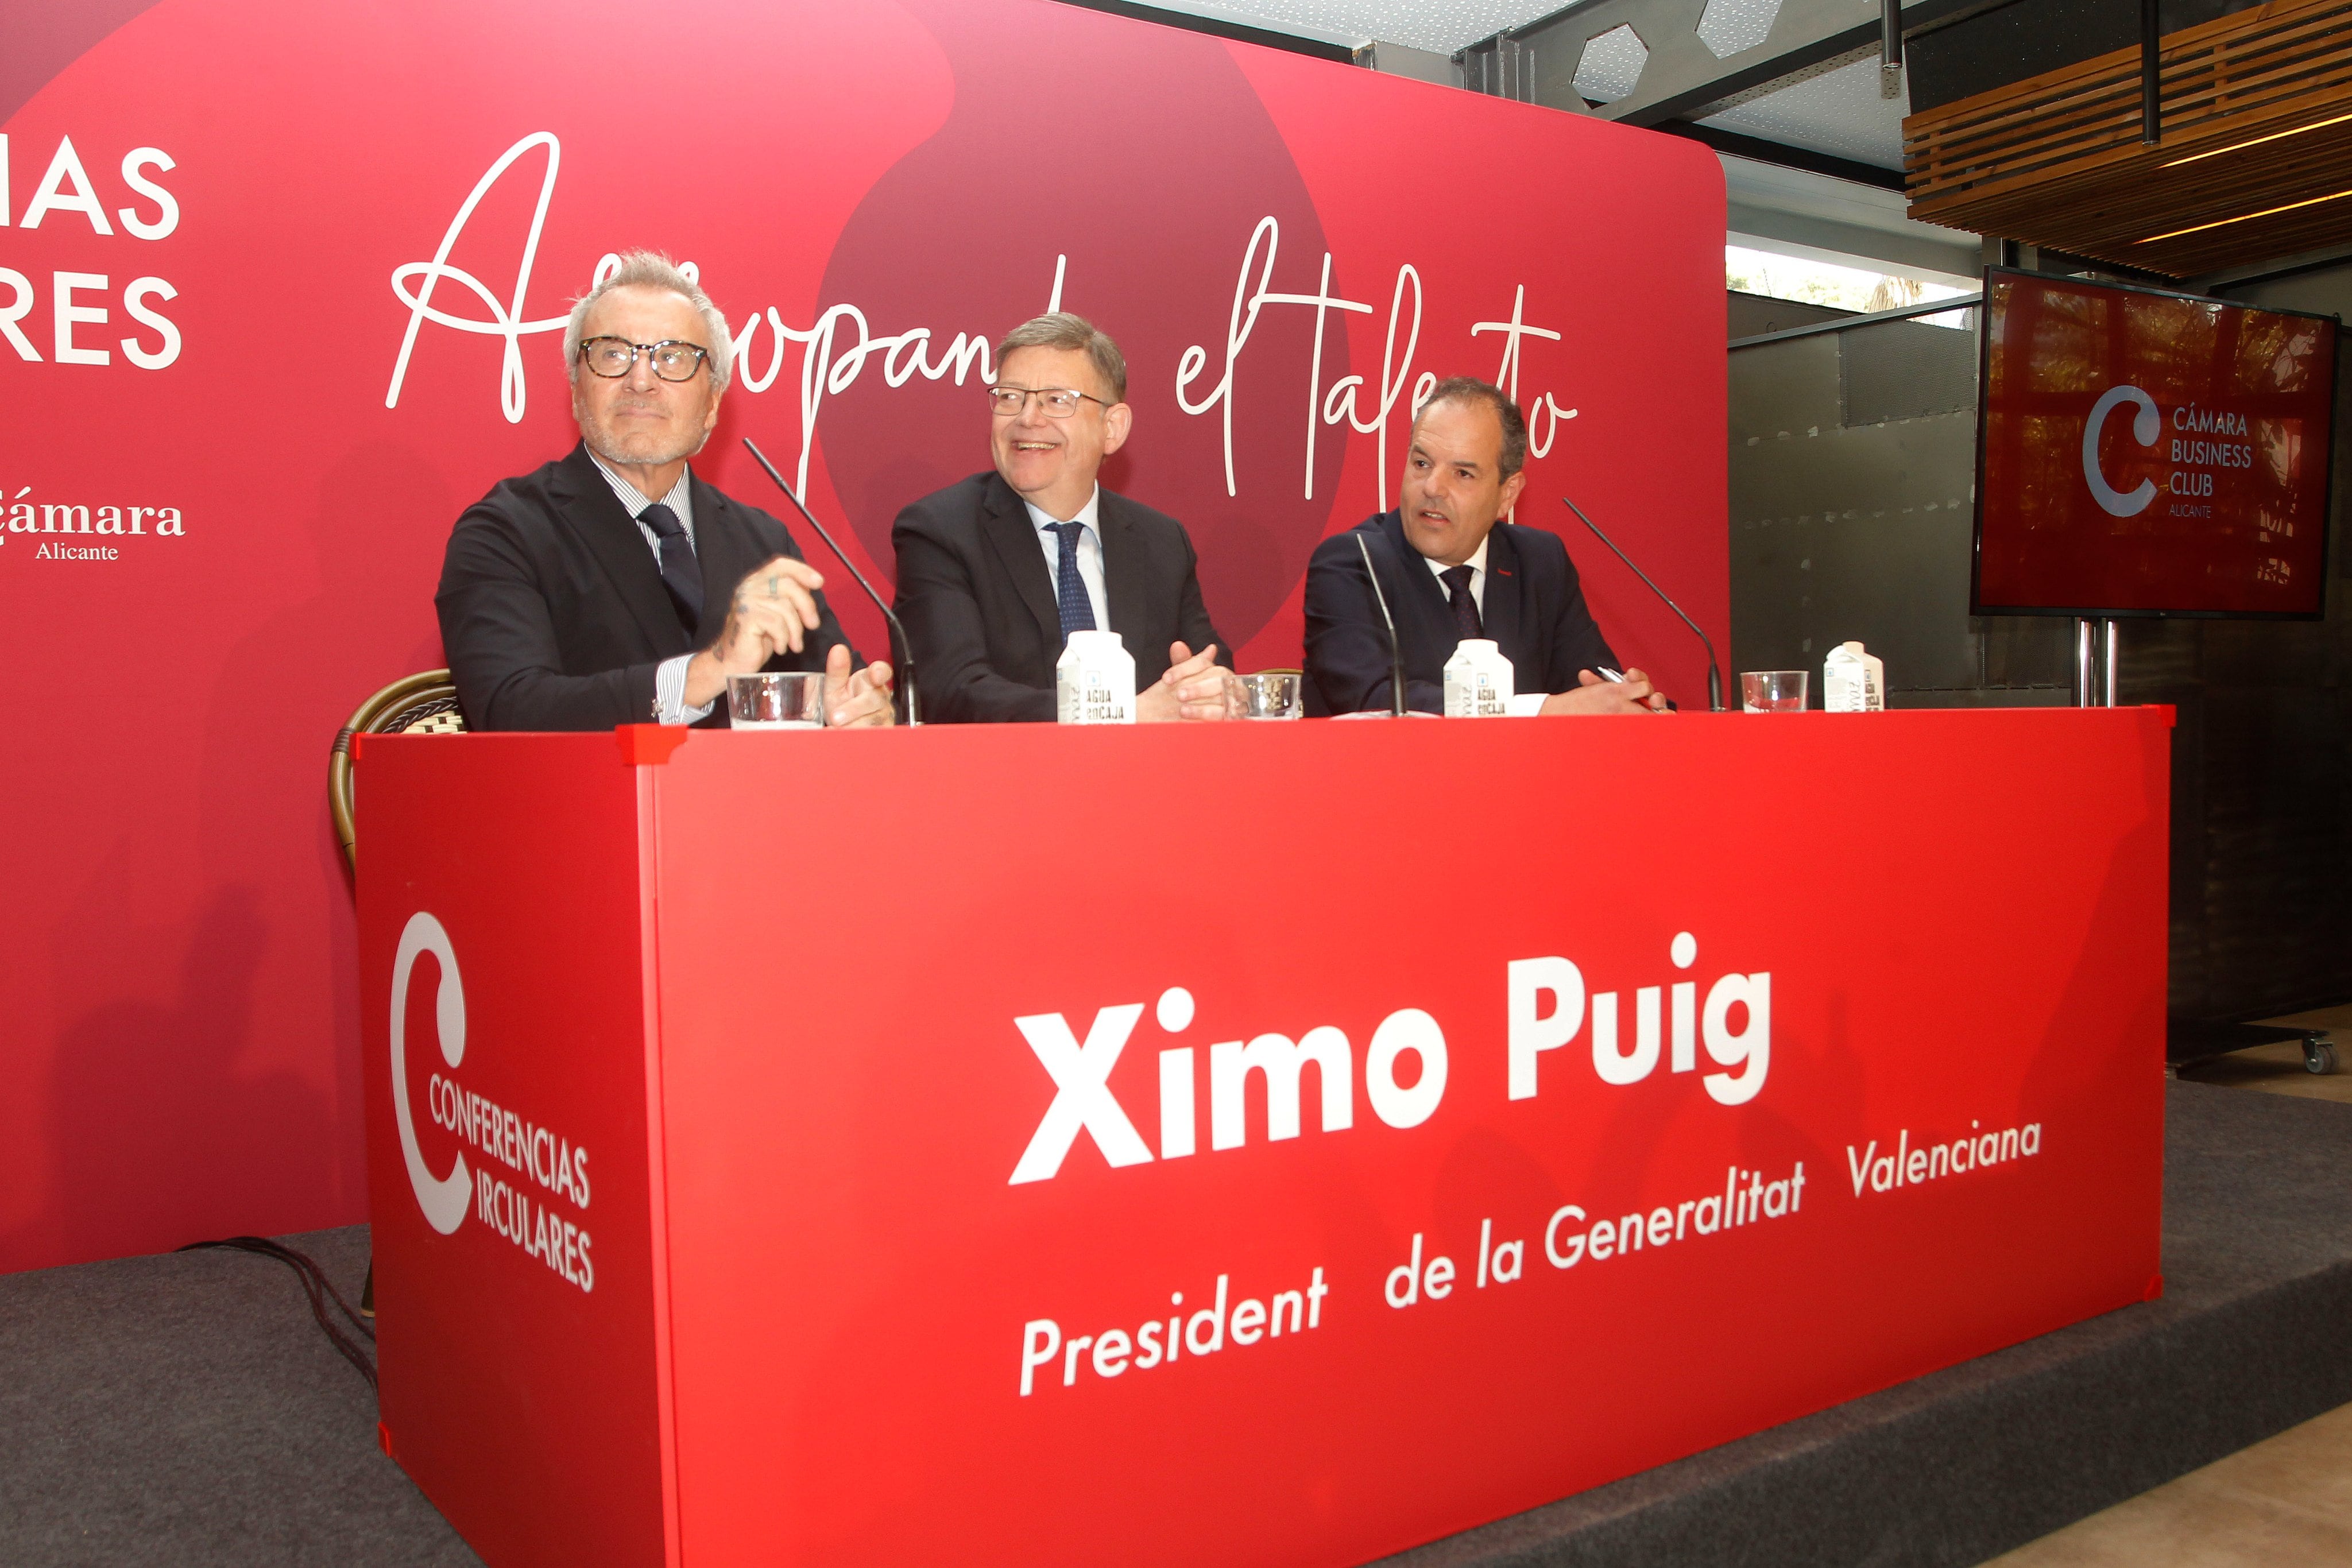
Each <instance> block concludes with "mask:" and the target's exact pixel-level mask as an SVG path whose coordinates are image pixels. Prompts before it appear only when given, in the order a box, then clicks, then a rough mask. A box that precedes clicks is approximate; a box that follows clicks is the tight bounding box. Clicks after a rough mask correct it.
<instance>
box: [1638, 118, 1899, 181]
mask: <svg viewBox="0 0 2352 1568" xmlns="http://www.w3.org/2000/svg"><path fill="white" fill-rule="evenodd" d="M1650 129H1651V130H1653V131H1664V133H1665V134H1667V135H1669V136H1680V137H1683V138H1685V140H1687V141H1697V142H1702V143H1704V144H1705V145H1706V146H1708V147H1712V148H1714V149H1715V150H1716V151H1717V152H1721V153H1724V154H1727V156H1729V157H1733V158H1746V159H1749V160H1751V161H1753V162H1758V163H1777V164H1779V165H1780V167H1781V168H1783V169H1801V170H1803V171H1804V172H1806V173H1808V174H1826V175H1828V176H1829V177H1830V178H1831V179H1832V180H1850V181H1852V182H1853V183H1855V184H1857V185H1874V186H1875V187H1877V188H1878V189H1879V190H1882V191H1900V190H1902V189H1903V175H1902V172H1901V171H1899V170H1895V169H1882V168H1880V167H1879V166H1878V165H1877V164H1875V163H1864V162H1858V161H1857V160H1855V159H1852V158H1840V157H1838V156H1837V155H1836V154H1834V153H1831V152H1814V151H1812V150H1811V148H1807V147H1791V146H1790V145H1789V144H1788V143H1787V142H1785V141H1767V140H1765V139H1764V138H1763V137H1761V136H1742V135H1741V134H1740V133H1739V132H1738V131H1718V130H1717V129H1716V128H1715V127H1714V126H1712V125H1701V124H1699V123H1697V122H1696V120H1666V121H1664V123H1662V124H1658V125H1653V126H1651V127H1650Z"/></svg>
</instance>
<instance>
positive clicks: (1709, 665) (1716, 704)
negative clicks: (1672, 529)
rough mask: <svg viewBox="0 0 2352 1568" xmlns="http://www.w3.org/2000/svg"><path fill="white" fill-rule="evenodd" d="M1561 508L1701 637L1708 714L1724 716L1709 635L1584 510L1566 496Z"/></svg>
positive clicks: (1720, 682) (1720, 677)
mask: <svg viewBox="0 0 2352 1568" xmlns="http://www.w3.org/2000/svg"><path fill="white" fill-rule="evenodd" d="M1559 504H1560V505H1561V506H1563V507H1567V508H1568V509H1569V510H1570V511H1571V512H1574V513H1575V514H1576V520H1577V521H1579V522H1580V523H1582V524H1583V525H1584V526H1585V527H1586V528H1591V530H1592V537H1593V538H1597V539H1599V540H1600V541H1601V543H1602V544H1605V545H1607V546H1608V547H1609V549H1610V551H1611V552H1612V554H1614V555H1615V556H1616V558H1617V559H1619V560H1622V561H1623V562H1624V563H1625V564H1626V566H1627V567H1629V568H1631V569H1632V570H1633V575H1634V576H1635V577H1638V578H1640V579H1641V580H1642V585H1643V587H1645V588H1647V589H1648V590H1649V591H1651V592H1653V593H1654V594H1656V595H1657V596H1658V597H1659V598H1660V599H1662V600H1665V605H1666V608H1667V609H1669V610H1671V611H1673V612H1675V614H1676V615H1682V622H1683V624H1684V625H1685V626H1687V627H1689V628H1690V629H1691V630H1692V631H1694V632H1697V633H1698V640H1699V642H1700V643H1702V644H1704V645H1705V647H1706V710H1707V712H1709V713H1722V712H1723V711H1724V706H1723V672H1722V671H1721V670H1719V669H1717V667H1716V664H1715V643H1713V642H1712V641H1711V640H1710V639H1709V638H1708V637H1707V634H1706V631H1705V630H1704V629H1703V628H1702V627H1701V626H1700V625H1699V623H1698V622H1696V621H1694V620H1692V619H1691V618H1690V617H1689V616H1687V615H1683V607H1682V606H1681V605H1679V604H1676V603H1675V601H1673V600H1671V599H1667V598H1666V591H1665V590H1664V589H1663V588H1660V587H1659V586H1658V585H1657V584H1656V583H1654V582H1652V581H1651V580H1650V574H1649V573H1648V572H1646V571H1643V570H1642V569H1641V568H1640V567H1638V566H1634V565H1633V557H1632V556H1630V555H1627V554H1626V553H1625V552H1624V551H1623V550H1621V549H1618V548H1617V542H1616V541H1615V540H1614V539H1612V538H1610V537H1609V536H1608V535H1607V534H1604V533H1602V532H1601V525H1600V524H1599V523H1596V522H1594V521H1593V520H1592V519H1591V517H1586V516H1585V515H1584V508H1583V507H1580V506H1578V505H1577V504H1576V503H1575V502H1573V501H1571V500H1570V499H1569V498H1568V497H1565V496H1562V497H1560V498H1559Z"/></svg>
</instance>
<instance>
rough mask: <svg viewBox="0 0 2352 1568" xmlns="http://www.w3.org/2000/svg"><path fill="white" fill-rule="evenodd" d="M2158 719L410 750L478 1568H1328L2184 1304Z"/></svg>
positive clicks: (370, 836)
mask: <svg viewBox="0 0 2352 1568" xmlns="http://www.w3.org/2000/svg"><path fill="white" fill-rule="evenodd" d="M2169 722H2170V716H2169V714H2168V711H2167V710H2163V709H2154V708H2139V709H2126V710H2114V711H2087V712H2086V711H2074V710H2067V711H2011V712H1979V713H1892V714H1885V715H1881V716H1845V715H1804V716H1787V717H1772V718H1759V717H1753V716H1706V715H1685V716H1682V717H1679V718H1676V719H1675V720H1672V721H1670V722H1646V721H1645V722H1640V723H1635V722H1617V723H1603V722H1600V721H1560V720H1537V721H1527V720H1518V721H1512V720H1502V721H1496V722H1493V723H1486V724H1475V723H1453V724H1401V725H1384V724H1327V723H1307V724H1300V725H1265V726H1234V727H1224V728H1223V729H1217V730H1191V729H1179V728H1175V727H1161V728H1134V729H1055V728H1053V727H1003V728H995V729H950V728H946V727H940V728H934V729H925V730H922V731H919V732H912V733H908V732H898V733H877V732H861V733H856V734H837V735H806V734H792V735H730V734H723V733H710V732H698V733H695V734H693V735H691V736H685V735H683V734H682V733H681V732H670V733H667V734H665V733H663V732H659V731H649V730H627V731H623V732H620V733H619V734H618V735H590V736H482V737H464V738H457V739H452V738H449V737H368V738H367V740H366V744H365V753H364V756H363V758H362V763H361V767H360V774H359V779H360V785H359V788H360V800H361V801H362V821H363V823H364V824H365V833H364V836H363V841H362V852H361V861H360V902H361V949H362V975H363V986H364V997H365V1017H366V1019H367V1020H368V1029H367V1034H366V1051H367V1082H368V1087H369V1093H370V1103H369V1124H368V1125H369V1153H370V1160H369V1170H370V1176H371V1198H372V1202H373V1216H374V1237H375V1250H376V1260H377V1281H378V1289H377V1299H378V1301H379V1303H380V1305H381V1309H382V1313H383V1315H382V1318H381V1320H380V1325H379V1326H380V1333H381V1335H382V1338H381V1347H382V1359H383V1418H384V1422H385V1439H386V1442H387V1444H388V1445H389V1447H390V1449H391V1452H392V1453H393V1455H394V1458H397V1459H398V1460H399V1462H400V1463H401V1464H402V1465H404V1467H405V1468H406V1469H407V1470H408V1472H409V1473H410V1474H411V1475H413V1476H414V1477H415V1479H416V1480H417V1482H418V1484H419V1485H421V1486H422V1487H423V1488H424V1490H425V1492H426V1494H427V1495H428V1496H430V1497H431V1498H432V1499H433V1500H434V1501H435V1502H436V1504H438V1505H439V1506H440V1508H441V1509H442V1511H444V1512H445V1513H446V1514H447V1515H448V1517H449V1518H450V1520H451V1521H453V1522H454V1523H455V1524H456V1525H457V1528H458V1529H459V1530H460V1531H462V1532H463V1533H464V1534H465V1536H466V1537H467V1540H468V1541H470V1542H472V1543H473V1544H474V1545H475V1547H476V1548H477V1549H478V1550H479V1551H480V1552H481V1553H482V1555H483V1556H484V1557H485V1558H486V1559H488V1562H489V1563H492V1564H494V1565H496V1568H509V1565H514V1564H527V1563H531V1564H535V1563H546V1564H557V1563H561V1564H567V1565H576V1564H582V1563H633V1564H650V1563H670V1564H678V1563H684V1564H690V1565H691V1568H705V1565H709V1564H733V1563H844V1562H856V1563H924V1564H932V1563H1114V1562H1115V1563H1268V1564H1302V1563H1309V1564H1311V1563H1353V1562H1359V1561H1361V1560H1363V1559H1366V1558H1369V1557H1372V1556H1375V1555H1378V1554H1380V1553H1382V1552H1389V1551H1391V1550H1395V1549H1398V1548H1402V1547H1403V1546H1406V1545H1408V1544H1410V1543H1412V1542H1419V1541H1423V1540H1427V1539H1429V1538H1432V1537H1434V1536H1437V1535H1440V1534H1443V1533H1445V1532H1447V1531H1454V1530H1458V1529H1461V1528H1464V1527H1466V1526H1469V1525H1472V1524H1475V1523H1477V1522H1479V1521H1485V1520H1489V1519H1493V1518H1496V1517H1497V1516H1500V1515H1503V1514H1507V1513H1509V1512H1512V1511H1517V1510H1521V1509H1525V1508H1528V1507H1530V1506H1532V1505H1534V1504H1538V1503H1540V1502H1543V1501H1545V1500H1549V1499H1553V1498H1558V1497H1560V1496H1562V1495H1564V1494H1567V1493H1569V1492H1572V1491H1575V1490H1580V1489H1582V1488H1585V1487H1590V1486H1592V1485H1595V1484H1597V1483H1599V1482H1602V1481H1606V1480H1609V1479H1612V1478H1614V1477H1618V1476H1622V1475H1625V1474H1627V1473H1629V1472H1632V1471H1634V1470H1638V1469H1643V1468H1645V1467H1648V1466H1652V1465H1655V1464H1658V1463H1660V1462H1662V1461H1664V1460H1667V1459H1671V1458H1675V1457H1676V1456H1678V1455H1683V1454H1687V1453H1690V1452H1692V1451H1694V1450H1696V1449H1698V1448H1705V1447H1707V1446H1709V1445H1713V1444H1717V1443H1720V1442H1723V1441H1725V1440H1727V1439H1729V1438H1732V1437H1737V1436H1739V1435H1740V1434H1743V1433H1747V1432H1750V1431H1753V1430H1756V1429H1757V1428H1759V1427H1765V1426H1767V1425H1769V1424H1771V1423H1775V1422H1779V1421H1783V1420H1786V1419H1789V1418H1790V1417H1792V1416H1798V1415H1800V1414H1801V1413H1803V1412H1806V1411H1810V1410H1813V1409H1817V1408H1819V1407H1822V1406H1827V1405H1830V1404H1832V1403H1835V1402H1837V1401H1840V1400H1844V1399H1848V1398H1852V1397H1853V1396H1857V1395H1860V1394H1863V1393H1865V1392H1867V1391H1869V1390H1872V1389H1875V1388H1879V1387H1883V1386H1885V1385H1888V1384H1891V1383H1895V1382H1897V1381H1900V1380H1902V1379H1905V1378H1908V1377H1912V1376H1915V1375H1918V1374H1920V1373H1924V1372H1927V1371H1928V1370H1930V1369H1932V1368H1935V1367H1938V1366H1942V1365H1945V1364H1949V1363H1951V1362H1955V1361H1958V1360H1960V1359H1963V1358H1965V1357H1969V1356H1974V1355H1978V1354H1982V1353H1984V1352H1987V1351H1990V1350H1992V1349H1994V1348H1996V1347H1998V1346H2000V1345H2004V1344H2008V1343H2012V1342H2014V1341H2016V1340H2019V1339H2022V1338H2025V1337H2027V1336H2030V1335H2033V1334H2038V1333H2044V1332H2046V1331H2048V1330H2051V1329H2053V1328H2056V1327H2059V1326H2060V1325H2062V1324H2064V1323H2067V1322H2074V1321H2075V1320H2077V1319H2080V1318H2083V1317H2085V1316H2088V1315H2090V1314H2093V1313H2096V1312H2105V1311H2108V1310H2109V1309H2112V1308H2115V1307H2118V1306H2121V1305H2123V1304H2125V1303H2126V1302H2130V1301H2138V1300H2140V1299H2142V1298H2143V1297H2144V1296H2145V1295H2147V1294H2148V1293H2150V1292H2152V1291H2155V1290H2157V1289H2158V1281H2157V1280H2156V1277H2155V1276H2156V1273H2157V1267H2158V1262H2157V1238H2158V1176H2159V1166H2160V1161H2161V1153H2160V1150H2161V1104H2160V1101H2161V1088H2162V1071H2161V1069H2162V1063H2163V1051H2164V1040H2163V1032H2164V1031H2163V1002H2164V963H2165V888H2166V883H2165V846H2166V817H2167V808H2166V789H2167V766H2168V764H2167V746H2168V725H2169Z"/></svg>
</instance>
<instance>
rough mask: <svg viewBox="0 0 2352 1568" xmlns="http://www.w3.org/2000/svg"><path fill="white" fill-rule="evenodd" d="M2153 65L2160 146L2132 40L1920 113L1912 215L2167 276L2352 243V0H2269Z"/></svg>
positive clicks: (2176, 40)
mask: <svg viewBox="0 0 2352 1568" xmlns="http://www.w3.org/2000/svg"><path fill="white" fill-rule="evenodd" d="M2160 60H2161V79H2162V82H2163V88H2162V103H2163V142H2162V144H2161V145H2160V146H2157V147H2147V146H2143V145H2142V144H2141V142H2140V54H2139V51H2138V50H2137V48H2130V49H2118V50H2116V52H2115V53H2113V54H2109V55H2102V56H2100V57H2097V58H2096V59H2092V60H2085V61H2084V62H2082V63H2081V64H2078V65H2073V66H2068V67H2065V68H2062V69H2059V70H2054V71H2049V72H2045V73H2044V74H2042V75H2041V76H2038V77H2032V78H2028V79H2026V80H2024V81H2020V82H2012V83H2011V84H2010V85H2009V86H2007V87H2003V88H1999V89H1994V90H1992V91H1990V92H1984V93H1979V94H1977V95H1975V96H1974V97H1972V98H1965V99H1958V101H1956V102H1953V103H1948V104H1945V105H1943V106H1941V107H1939V108H1937V109H1933V110H1926V111H1924V112H1922V113H1919V114H1915V115H1912V116H1911V117H1910V118H1909V119H1907V120H1905V121H1904V122H1903V150H1904V165H1905V172H1906V182H1907V183H1908V185H1909V190H1910V196H1911V207H1910V211H1911V215H1912V216H1913V217H1915V218H1918V219H1921V220H1923V221H1925V222H1927V223H1936V224H1945V225H1949V226H1951V227H1954V228H1961V229H1968V230H1971V231H1973V232H1975V233H1978V234H1989V235H2000V236H2001V237H2003V238H2005V239H2016V240H2022V241H2025V242H2027V243H2029V244H2032V245H2042V246H2052V247H2053V248H2055V249H2059V250H2065V251H2071V252H2073V253H2074V254H2076V255H2078V256H2091V257H2095V258H2096V259H2100V260H2105V261H2113V262H2118V263H2121V264H2123V265H2124V266H2126V267H2140V268H2144V269H2147V270H2148V271H2153V272H2162V273H2168V274H2171V275H2173V276H2175V277H2187V276H2189V275H2190V274H2193V273H2200V272H2209V271H2213V270H2216V269H2218V268H2221V267H2231V266H2235V265H2239V264H2242V263H2245V262H2251V261H2259V260H2262V259H2264V258H2266V257H2270V256H2284V255H2289V254H2292V253H2294V252H2297V251H2303V250H2314V249H2317V248H2319V247H2320V246H2329V245H2338V244H2345V243H2352V0H2270V3H2269V4H2266V5H2257V6H2253V7H2252V8H2250V9H2248V10H2244V11H2239V12H2234V13H2232V14H2231V15H2230V16H2222V17H2220V18H2218V19H2216V20H2214V21H2211V22H2207V23H2204V24H2201V25H2200V26H2195V27H2189V28H2185V29H2183V30H2182V31H2180V32H2178V33H2174V34H2172V35H2171V36H2169V37H2167V38H2165V39H2164V41H2163V48H2162V53H2161V56H2160ZM2337 116H2344V117H2346V118H2345V119H2344V120H2343V121H2342V122H2340V123H2333V124H2331V123H2329V121H2331V120H2335V118H2336V117H2337ZM2265 139H2267V140H2265ZM2247 143H2252V145H2245V144H2247Z"/></svg>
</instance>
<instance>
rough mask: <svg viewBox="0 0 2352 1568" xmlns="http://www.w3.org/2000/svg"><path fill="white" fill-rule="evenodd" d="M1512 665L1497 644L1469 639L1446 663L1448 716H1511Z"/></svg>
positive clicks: (1446, 713) (1477, 638)
mask: <svg viewBox="0 0 2352 1568" xmlns="http://www.w3.org/2000/svg"><path fill="white" fill-rule="evenodd" d="M1512 689H1513V687H1512V670H1511V661H1510V660H1508V659H1507V658H1505V657H1504V656H1503V651H1502V650H1501V649H1500V648H1497V647H1496V645H1495V644H1494V643H1491V642H1489V641H1487V640H1486V639H1485V638H1480V637H1465V638H1464V639H1463V640H1462V643H1461V645H1460V646H1458V647H1456V648H1455V649H1454V656H1453V657H1452V658H1450V659H1448V660H1446V661H1445V716H1446V717H1448V718H1501V717H1503V716H1505V715H1506V714H1507V713H1509V711H1510V706H1511V693H1512Z"/></svg>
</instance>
